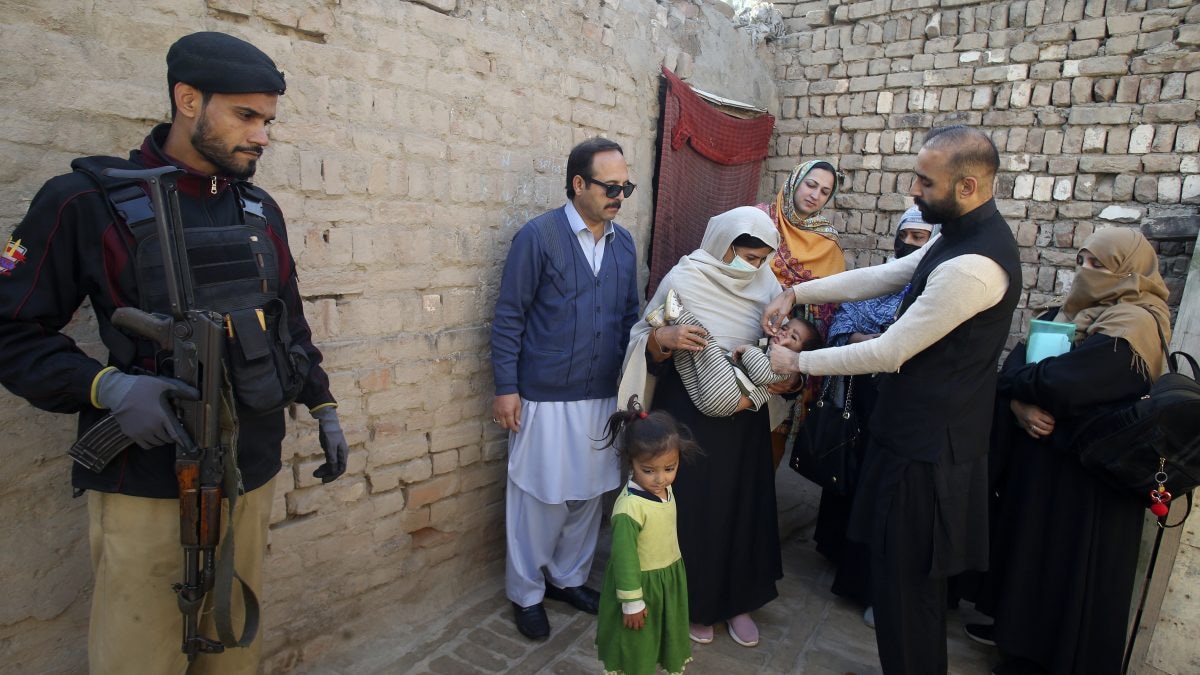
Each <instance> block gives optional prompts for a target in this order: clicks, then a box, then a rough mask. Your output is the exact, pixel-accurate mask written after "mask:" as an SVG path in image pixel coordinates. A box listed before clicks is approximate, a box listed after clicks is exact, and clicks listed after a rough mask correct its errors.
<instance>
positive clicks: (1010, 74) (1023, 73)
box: [974, 63, 1029, 82]
mask: <svg viewBox="0 0 1200 675" xmlns="http://www.w3.org/2000/svg"><path fill="white" fill-rule="evenodd" d="M974 76H975V81H976V82H1015V81H1017V80H1023V79H1025V78H1026V77H1028V76H1029V65H1028V64H1024V63H1019V64H1012V65H1007V66H990V67H985V68H977V69H975V74H974Z"/></svg>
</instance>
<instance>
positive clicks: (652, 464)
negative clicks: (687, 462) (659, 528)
mask: <svg viewBox="0 0 1200 675" xmlns="http://www.w3.org/2000/svg"><path fill="white" fill-rule="evenodd" d="M678 470H679V451H678V450H676V449H674V448H672V449H670V450H668V451H666V452H664V453H662V454H661V455H659V456H657V457H653V458H649V459H643V458H638V459H635V460H633V482H634V483H637V485H638V487H640V488H642V489H643V490H645V491H646V492H649V493H651V494H653V495H654V496H656V497H658V498H659V499H666V498H667V486H668V485H670V484H671V483H674V482H675V472H676V471H678Z"/></svg>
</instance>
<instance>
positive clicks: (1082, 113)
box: [1067, 105, 1133, 125]
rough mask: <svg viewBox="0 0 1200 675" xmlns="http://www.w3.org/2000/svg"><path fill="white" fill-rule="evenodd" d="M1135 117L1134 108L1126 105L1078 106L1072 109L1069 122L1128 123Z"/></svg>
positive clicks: (1089, 123)
mask: <svg viewBox="0 0 1200 675" xmlns="http://www.w3.org/2000/svg"><path fill="white" fill-rule="evenodd" d="M1132 118H1133V109H1132V108H1131V107H1130V106H1125V105H1105V106H1101V107H1087V108H1085V107H1077V108H1072V109H1071V114H1070V115H1069V116H1068V118H1067V123H1068V124H1088V125H1091V124H1128V123H1129V121H1130V120H1131V119H1132Z"/></svg>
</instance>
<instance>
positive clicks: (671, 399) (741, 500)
mask: <svg viewBox="0 0 1200 675" xmlns="http://www.w3.org/2000/svg"><path fill="white" fill-rule="evenodd" d="M657 370H658V372H657V375H658V384H657V386H656V387H655V390H654V399H653V405H652V406H651V407H652V408H654V409H656V410H665V411H667V412H669V413H671V415H673V416H674V417H675V419H676V420H678V421H680V422H682V423H683V424H685V425H687V427H688V428H689V429H691V432H692V435H693V437H694V438H695V439H696V441H697V442H698V443H699V444H700V447H701V448H702V450H703V454H702V455H700V456H699V457H698V458H697V459H696V460H695V461H692V462H685V463H684V464H683V465H682V466H681V467H680V468H679V474H678V476H677V477H676V479H675V483H674V485H673V486H672V488H673V490H674V492H675V498H676V500H678V502H677V503H678V509H679V511H678V528H679V547H680V550H681V552H682V553H683V562H684V566H685V567H686V569H687V576H688V609H689V611H690V612H691V619H692V622H693V623H699V624H704V625H711V624H714V623H717V622H719V621H725V620H726V619H729V618H731V617H733V616H736V615H738V614H743V613H746V612H750V611H753V610H755V609H758V608H759V607H762V606H763V605H765V604H767V603H768V602H770V601H771V600H773V599H774V598H775V597H776V596H777V595H778V591H777V590H776V588H775V581H776V580H778V579H781V578H782V577H783V562H782V558H781V556H780V547H779V524H778V515H777V511H776V504H775V475H774V467H773V465H772V461H771V438H770V428H769V426H770V425H769V421H768V416H767V410H766V407H765V406H764V407H763V409H761V410H759V411H757V412H753V411H743V412H740V413H736V414H734V415H732V416H730V417H708V416H706V415H704V414H703V413H701V412H700V411H699V410H697V409H696V407H695V406H694V405H693V404H692V401H691V399H689V398H688V395H687V392H686V391H684V389H683V384H682V383H681V382H680V380H679V375H678V374H677V373H676V372H675V369H674V368H672V367H670V364H669V362H668V363H665V364H661V365H660V366H659V367H658V369H657Z"/></svg>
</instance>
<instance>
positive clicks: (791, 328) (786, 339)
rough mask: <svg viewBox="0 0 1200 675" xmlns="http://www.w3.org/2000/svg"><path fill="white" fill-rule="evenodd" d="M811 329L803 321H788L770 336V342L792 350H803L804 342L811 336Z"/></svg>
mask: <svg viewBox="0 0 1200 675" xmlns="http://www.w3.org/2000/svg"><path fill="white" fill-rule="evenodd" d="M813 337H814V336H813V331H812V329H811V328H809V327H808V325H807V324H805V323H804V322H803V321H789V322H787V323H785V324H783V329H782V330H780V331H779V332H778V333H776V334H775V336H774V337H772V338H771V343H772V344H777V345H779V346H780V347H787V348H788V349H790V350H792V351H794V352H800V351H804V343H805V342H808V341H809V340H811V339H812V338H813Z"/></svg>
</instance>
